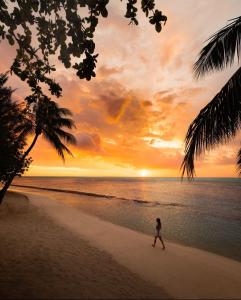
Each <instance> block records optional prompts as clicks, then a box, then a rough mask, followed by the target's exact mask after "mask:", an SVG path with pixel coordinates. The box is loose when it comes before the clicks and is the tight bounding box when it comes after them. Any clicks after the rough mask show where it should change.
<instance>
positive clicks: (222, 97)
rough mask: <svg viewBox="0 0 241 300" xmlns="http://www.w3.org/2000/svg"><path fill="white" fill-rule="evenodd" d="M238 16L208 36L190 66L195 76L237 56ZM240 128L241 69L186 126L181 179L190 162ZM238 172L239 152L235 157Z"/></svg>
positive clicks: (240, 35)
mask: <svg viewBox="0 0 241 300" xmlns="http://www.w3.org/2000/svg"><path fill="white" fill-rule="evenodd" d="M240 46H241V17H238V18H235V19H232V20H231V22H230V23H229V24H228V25H227V26H225V27H223V28H222V29H221V30H219V31H218V32H217V33H215V34H214V35H213V36H211V37H210V38H209V40H208V43H207V45H206V46H205V47H204V48H203V49H202V50H201V52H200V54H199V58H198V60H197V62H196V63H195V64H194V72H195V75H196V77H201V76H203V75H206V73H208V72H211V71H214V70H222V69H223V68H226V67H227V66H231V65H232V64H233V62H234V60H235V57H237V58H238V63H240V60H239V59H240V55H241V52H240V51H241V48H240ZM240 128H241V67H239V69H238V70H237V71H236V72H235V73H234V74H233V76H232V77H231V78H230V79H229V80H228V81H227V83H226V84H225V85H224V87H223V88H222V89H221V91H220V92H219V93H218V94H217V95H216V96H215V97H214V98H213V99H212V100H211V101H210V102H209V103H208V104H207V105H206V106H205V107H204V108H203V109H202V110H201V111H200V113H199V114H198V116H197V117H196V118H195V120H194V121H193V122H192V123H191V125H190V126H189V129H188V132H187V135H186V139H185V142H186V143H185V157H184V160H183V163H182V176H184V174H185V173H187V176H188V178H193V176H194V174H195V165H194V160H195V159H196V158H197V157H198V156H199V155H200V154H202V153H205V151H207V150H211V149H213V148H214V147H215V146H216V145H218V144H223V143H227V142H228V141H230V140H231V139H232V138H234V136H235V135H236V133H237V131H238V130H239V129H240ZM237 165H238V169H239V171H240V173H241V149H240V150H239V152H238V157H237Z"/></svg>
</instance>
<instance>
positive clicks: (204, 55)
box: [194, 17, 241, 77]
mask: <svg viewBox="0 0 241 300" xmlns="http://www.w3.org/2000/svg"><path fill="white" fill-rule="evenodd" d="M231 21H232V22H231V23H229V24H228V25H227V26H225V27H223V28H222V29H221V30H219V31H218V32H217V33H215V34H214V35H213V36H211V37H210V39H209V40H208V44H207V45H206V46H205V47H204V48H203V49H202V51H201V52H200V55H199V59H198V60H197V62H196V63H195V64H194V71H195V75H196V76H197V77H199V76H202V75H205V74H206V73H207V72H209V71H212V70H215V69H217V70H220V69H223V68H224V67H226V66H228V65H231V64H232V63H233V61H234V58H235V55H237V57H238V59H239V57H240V50H241V49H240V44H241V17H238V18H235V19H233V20H231Z"/></svg>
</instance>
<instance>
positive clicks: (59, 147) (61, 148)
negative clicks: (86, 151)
mask: <svg viewBox="0 0 241 300" xmlns="http://www.w3.org/2000/svg"><path fill="white" fill-rule="evenodd" d="M43 136H44V138H45V139H46V140H47V141H48V142H49V143H50V144H51V145H52V146H53V147H54V149H55V150H56V151H57V153H58V155H59V156H60V157H61V158H62V160H63V161H65V157H64V154H65V152H66V153H68V154H69V155H71V156H73V154H72V153H71V151H70V150H69V149H68V148H67V147H66V146H65V145H64V144H63V143H62V142H61V140H60V138H59V137H58V135H57V134H55V133H54V132H53V131H51V132H49V131H44V132H43Z"/></svg>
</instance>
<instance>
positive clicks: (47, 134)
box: [0, 97, 76, 204]
mask: <svg viewBox="0 0 241 300" xmlns="http://www.w3.org/2000/svg"><path fill="white" fill-rule="evenodd" d="M71 115H72V113H71V112H70V110H68V109H67V108H61V107H59V106H58V104H57V103H56V102H54V101H50V100H49V99H48V98H47V97H46V98H43V99H40V100H39V101H38V103H37V104H35V107H34V109H33V114H32V116H33V117H32V120H31V122H28V125H27V126H26V128H25V134H27V133H34V138H33V141H32V143H31V144H30V146H29V147H28V149H27V150H26V152H25V153H24V154H23V156H22V158H21V160H24V159H26V158H27V156H28V155H29V153H30V151H31V150H32V149H33V147H34V146H35V144H36V142H37V140H38V138H39V137H40V135H43V137H44V138H45V139H46V140H47V141H48V142H49V143H50V144H51V145H52V146H53V147H54V148H55V150H56V151H57V153H58V155H59V156H60V157H61V158H62V159H63V160H64V154H65V152H66V153H68V154H70V155H72V153H71V152H70V150H69V149H68V148H67V147H66V146H65V144H64V142H67V143H68V144H75V142H76V140H75V137H74V136H73V135H72V134H71V133H69V132H67V131H65V130H64V129H63V128H68V129H72V128H73V127H75V125H74V121H73V120H72V119H70V118H67V116H71ZM29 124H31V126H29ZM17 172H18V170H17V168H16V172H15V174H13V175H12V176H11V177H10V179H9V180H8V181H7V182H6V184H5V185H4V187H3V189H2V191H1V192H0V204H1V202H2V200H3V197H4V195H5V193H6V191H7V189H8V188H9V186H10V185H11V183H12V181H13V179H14V177H15V175H16V174H17Z"/></svg>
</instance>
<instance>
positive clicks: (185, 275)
mask: <svg viewBox="0 0 241 300" xmlns="http://www.w3.org/2000/svg"><path fill="white" fill-rule="evenodd" d="M21 193H23V194H26V195H27V196H28V197H29V199H30V201H31V202H32V204H34V205H35V206H37V207H38V208H41V209H42V210H44V211H45V213H47V214H48V215H49V217H51V218H52V219H53V220H55V222H57V223H58V224H62V225H63V226H64V227H65V228H67V229H68V230H70V231H71V232H74V233H75V234H77V235H78V236H79V237H80V238H82V239H85V240H86V241H88V242H89V243H90V244H91V245H92V246H94V247H96V248H98V249H99V250H101V251H105V252H106V253H108V254H109V255H111V256H112V257H113V259H114V260H115V261H117V263H119V264H120V265H122V266H124V267H126V268H127V269H129V270H130V271H131V272H133V273H135V274H138V275H139V276H140V277H141V278H143V279H144V280H145V281H148V282H150V283H152V284H153V285H155V286H159V287H161V288H164V290H165V291H166V292H167V294H168V295H170V296H171V297H173V298H189V299H193V298H206V299H209V298H228V299H229V298H233V299H235V298H236V299H240V298H241V279H240V278H241V263H239V262H237V261H235V260H232V259H229V258H226V257H222V256H219V255H216V254H213V253H210V252H206V251H203V250H199V249H195V248H191V247H186V246H181V245H178V244H174V243H171V242H167V243H166V244H167V249H166V250H165V251H162V250H161V248H155V249H153V248H152V247H151V242H152V237H150V236H147V235H145V234H142V233H139V232H136V231H133V230H130V229H127V228H124V227H120V226H118V225H114V224H112V223H109V222H107V221H103V220H101V219H99V218H97V217H94V216H91V215H88V214H86V213H83V212H80V211H78V210H76V209H74V208H72V207H69V206H67V205H65V204H63V203H59V202H57V201H55V200H54V199H51V198H50V197H47V196H45V195H44V196H43V195H41V194H39V193H35V192H31V193H28V192H26V191H22V190H21ZM80 220H81V221H80Z"/></svg>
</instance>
